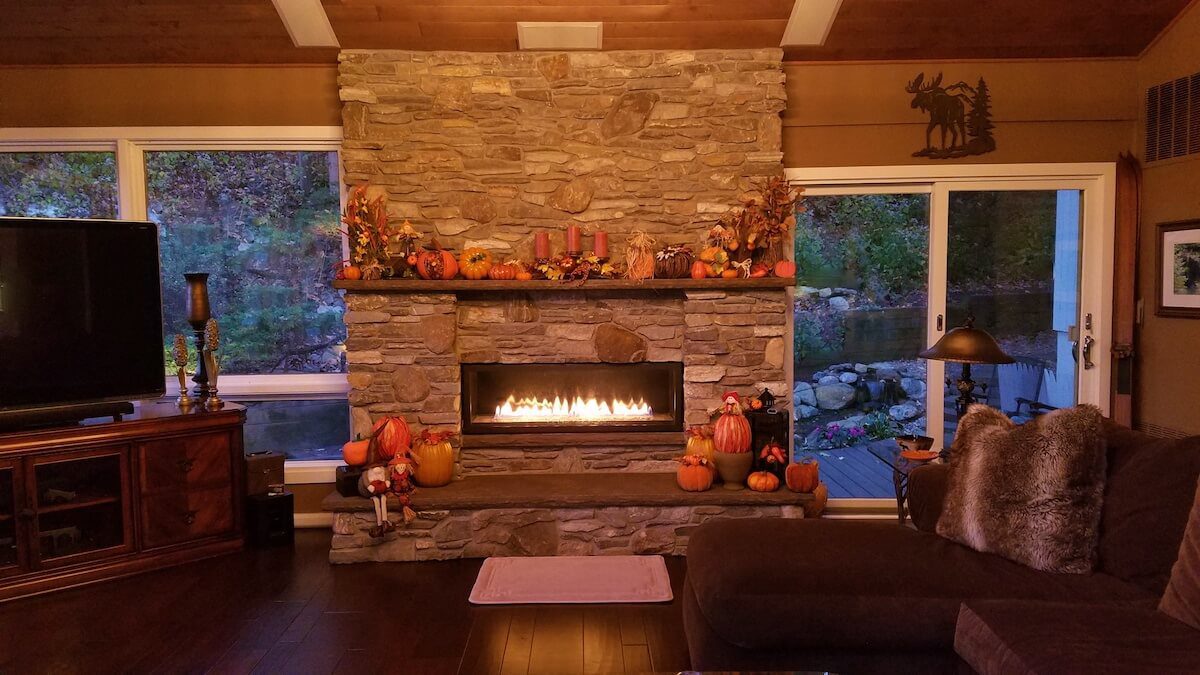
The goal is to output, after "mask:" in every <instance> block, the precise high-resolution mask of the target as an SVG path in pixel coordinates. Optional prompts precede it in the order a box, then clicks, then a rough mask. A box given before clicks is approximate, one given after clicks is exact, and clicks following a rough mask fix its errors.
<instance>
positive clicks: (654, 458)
mask: <svg viewBox="0 0 1200 675" xmlns="http://www.w3.org/2000/svg"><path fill="white" fill-rule="evenodd" d="M786 297H787V296H786V294H785V293H784V292H783V291H745V292H743V291H737V292H734V291H687V292H683V291H675V292H665V291H657V292H651V291H629V292H599V291H573V290H564V291H561V292H560V291H556V292H549V293H529V294H525V293H511V294H509V293H505V294H494V293H471V292H464V293H462V294H428V295H426V294H411V293H357V292H350V293H347V296H346V302H347V309H348V311H347V313H346V322H347V324H348V329H349V337H348V339H347V341H346V347H347V360H348V363H349V371H350V372H349V380H350V385H351V393H350V396H349V400H350V405H351V411H352V413H351V416H352V420H353V423H354V427H355V432H356V433H366V431H367V430H368V429H369V428H370V424H371V422H372V420H374V419H377V418H378V417H380V416H382V415H395V414H399V415H403V416H404V417H405V418H406V419H408V420H409V421H410V422H411V423H412V424H413V426H415V427H416V428H417V429H419V428H423V427H437V428H445V429H449V430H451V431H453V432H454V433H455V435H456V436H458V435H459V434H460V433H461V426H462V423H461V406H462V401H461V392H460V388H461V383H460V375H461V364H462V363H512V364H521V363H606V362H607V363H636V362H644V361H670V362H682V363H683V365H684V371H683V372H684V399H685V407H684V417H685V420H686V421H687V423H689V424H699V423H703V422H706V421H708V415H709V411H710V410H713V409H715V408H716V407H718V405H719V404H720V397H721V394H722V393H723V392H725V391H727V390H730V389H732V390H737V391H740V392H744V393H750V392H752V391H757V390H759V389H762V388H764V387H769V388H771V389H772V390H773V391H775V392H776V393H780V394H782V393H784V392H786V391H787V386H786V382H785V374H784V369H783V365H784V337H783V336H784V331H785V328H786V323H787V300H786ZM481 438H486V436H481ZM681 444H682V436H681V437H680V440H679V442H677V443H673V444H671V445H666V446H646V445H637V444H630V445H623V446H618V447H594V446H578V447H573V446H564V447H549V448H547V447H532V446H531V447H528V448H512V447H493V448H490V447H486V446H478V445H476V446H475V447H471V448H466V449H463V450H462V452H461V453H460V462H459V471H460V474H463V475H465V474H469V473H500V472H507V473H522V472H559V473H562V472H579V471H666V470H673V469H674V468H675V464H674V463H673V462H672V458H673V457H675V456H677V455H678V454H679V452H680V447H681Z"/></svg>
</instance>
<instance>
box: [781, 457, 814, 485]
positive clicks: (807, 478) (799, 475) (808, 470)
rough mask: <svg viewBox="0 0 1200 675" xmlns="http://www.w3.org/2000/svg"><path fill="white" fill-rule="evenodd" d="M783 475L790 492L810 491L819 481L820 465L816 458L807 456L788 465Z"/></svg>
mask: <svg viewBox="0 0 1200 675" xmlns="http://www.w3.org/2000/svg"><path fill="white" fill-rule="evenodd" d="M784 477H785V478H786V479H787V486H788V489H789V490H791V491H792V492H812V491H813V490H816V489H817V485H818V484H819V483H820V482H821V477H820V467H819V466H818V464H817V460H815V459H813V458H811V457H807V458H805V459H803V460H801V461H799V462H796V463H795V464H792V465H791V466H789V467H788V468H787V473H786V474H784Z"/></svg>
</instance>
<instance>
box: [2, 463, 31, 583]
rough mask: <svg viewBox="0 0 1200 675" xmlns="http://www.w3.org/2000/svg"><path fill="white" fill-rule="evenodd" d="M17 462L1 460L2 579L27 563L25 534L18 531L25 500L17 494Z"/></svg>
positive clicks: (18, 570)
mask: <svg viewBox="0 0 1200 675" xmlns="http://www.w3.org/2000/svg"><path fill="white" fill-rule="evenodd" d="M20 466H21V465H20V463H19V461H17V460H0V577H3V576H8V575H10V574H17V573H19V572H20V571H21V567H22V566H23V564H24V563H25V560H24V558H25V547H24V546H22V545H21V543H22V542H21V537H22V536H24V532H23V531H20V530H18V525H19V523H20V518H21V511H22V509H23V508H24V506H23V504H24V500H22V499H21V497H20V495H19V494H18V493H17V488H18V482H17V475H18V472H19V469H20Z"/></svg>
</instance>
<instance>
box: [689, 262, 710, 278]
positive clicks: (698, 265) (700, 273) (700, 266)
mask: <svg viewBox="0 0 1200 675" xmlns="http://www.w3.org/2000/svg"><path fill="white" fill-rule="evenodd" d="M708 270H709V267H708V263H706V262H704V261H703V260H697V261H696V262H694V263H692V278H693V279H707V278H708Z"/></svg>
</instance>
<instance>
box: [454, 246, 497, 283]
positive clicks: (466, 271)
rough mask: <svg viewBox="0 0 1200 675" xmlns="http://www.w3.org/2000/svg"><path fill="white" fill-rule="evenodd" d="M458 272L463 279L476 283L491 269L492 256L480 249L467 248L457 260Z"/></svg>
mask: <svg viewBox="0 0 1200 675" xmlns="http://www.w3.org/2000/svg"><path fill="white" fill-rule="evenodd" d="M458 267H459V271H460V272H461V273H462V275H463V278H464V279H470V280H472V281H478V280H480V279H483V278H484V277H486V276H487V275H488V272H490V271H491V269H492V254H491V253H488V252H487V251H486V250H484V249H482V248H468V249H466V250H465V251H463V252H462V256H460V257H459V259H458Z"/></svg>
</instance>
